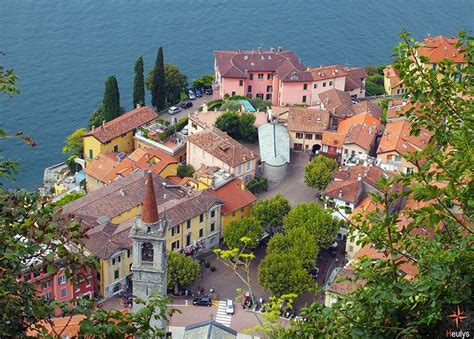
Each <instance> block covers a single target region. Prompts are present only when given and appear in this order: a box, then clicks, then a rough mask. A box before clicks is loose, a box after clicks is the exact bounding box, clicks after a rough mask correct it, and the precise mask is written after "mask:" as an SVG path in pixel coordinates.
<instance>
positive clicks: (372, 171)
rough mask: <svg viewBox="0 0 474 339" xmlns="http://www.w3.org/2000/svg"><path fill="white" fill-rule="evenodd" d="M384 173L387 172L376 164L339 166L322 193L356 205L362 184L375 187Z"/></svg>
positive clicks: (362, 189) (361, 192)
mask: <svg viewBox="0 0 474 339" xmlns="http://www.w3.org/2000/svg"><path fill="white" fill-rule="evenodd" d="M386 175H389V173H388V172H385V171H384V170H382V169H381V168H380V167H376V166H367V167H366V166H362V165H357V166H353V167H341V168H339V170H338V171H337V172H335V173H334V175H333V177H334V179H333V180H332V181H331V182H330V183H329V185H328V186H327V187H326V189H325V190H324V192H323V195H325V196H327V197H330V198H333V199H338V200H342V201H345V202H349V203H353V204H354V205H356V206H358V204H359V201H360V200H361V199H362V198H363V197H362V195H363V193H364V189H365V188H364V185H370V186H371V187H373V188H375V189H377V182H378V181H379V179H380V177H381V176H386Z"/></svg>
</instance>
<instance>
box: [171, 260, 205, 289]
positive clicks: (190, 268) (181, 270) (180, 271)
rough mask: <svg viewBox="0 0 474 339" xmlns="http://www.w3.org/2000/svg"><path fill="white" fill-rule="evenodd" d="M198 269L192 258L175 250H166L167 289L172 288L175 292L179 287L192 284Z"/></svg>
mask: <svg viewBox="0 0 474 339" xmlns="http://www.w3.org/2000/svg"><path fill="white" fill-rule="evenodd" d="M200 269H201V267H200V266H199V264H198V263H197V262H195V261H194V260H193V258H191V257H188V256H187V255H185V254H181V253H176V252H175V251H171V252H168V271H167V277H168V278H167V279H168V289H171V288H174V289H175V292H177V291H178V289H179V288H180V287H184V286H187V285H190V284H192V283H193V282H194V280H196V278H197V276H198V274H199V270H200Z"/></svg>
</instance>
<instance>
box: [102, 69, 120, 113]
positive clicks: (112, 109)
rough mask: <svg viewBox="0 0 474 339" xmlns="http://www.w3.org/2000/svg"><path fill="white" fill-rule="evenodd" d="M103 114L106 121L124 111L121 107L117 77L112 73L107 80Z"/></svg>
mask: <svg viewBox="0 0 474 339" xmlns="http://www.w3.org/2000/svg"><path fill="white" fill-rule="evenodd" d="M102 110H103V116H104V119H105V120H106V121H110V120H113V119H115V118H117V117H118V116H119V115H120V114H121V113H122V112H121V108H120V93H119V89H118V83H117V79H116V78H115V76H114V75H111V76H109V77H108V78H107V80H106V81H105V90H104V100H103V103H102Z"/></svg>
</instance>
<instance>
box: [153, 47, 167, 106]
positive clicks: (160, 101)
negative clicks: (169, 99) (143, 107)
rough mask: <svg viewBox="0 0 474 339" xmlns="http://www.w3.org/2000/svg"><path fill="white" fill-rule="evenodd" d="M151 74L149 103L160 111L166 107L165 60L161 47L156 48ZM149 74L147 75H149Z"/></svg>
mask: <svg viewBox="0 0 474 339" xmlns="http://www.w3.org/2000/svg"><path fill="white" fill-rule="evenodd" d="M149 74H150V75H151V79H152V80H151V87H150V88H149V89H150V91H151V104H152V105H153V107H155V108H156V109H157V110H159V111H161V110H163V109H165V107H166V77H165V62H164V59H163V47H160V48H159V49H158V54H157V55H156V61H155V66H154V67H153V68H152V69H151V70H150V73H149ZM150 75H149V77H150Z"/></svg>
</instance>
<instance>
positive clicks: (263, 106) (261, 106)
mask: <svg viewBox="0 0 474 339" xmlns="http://www.w3.org/2000/svg"><path fill="white" fill-rule="evenodd" d="M249 101H250V103H251V104H252V106H253V107H254V108H255V109H256V110H259V111H266V110H267V107H272V102H271V101H265V100H262V99H260V98H254V99H250V100H249Z"/></svg>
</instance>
